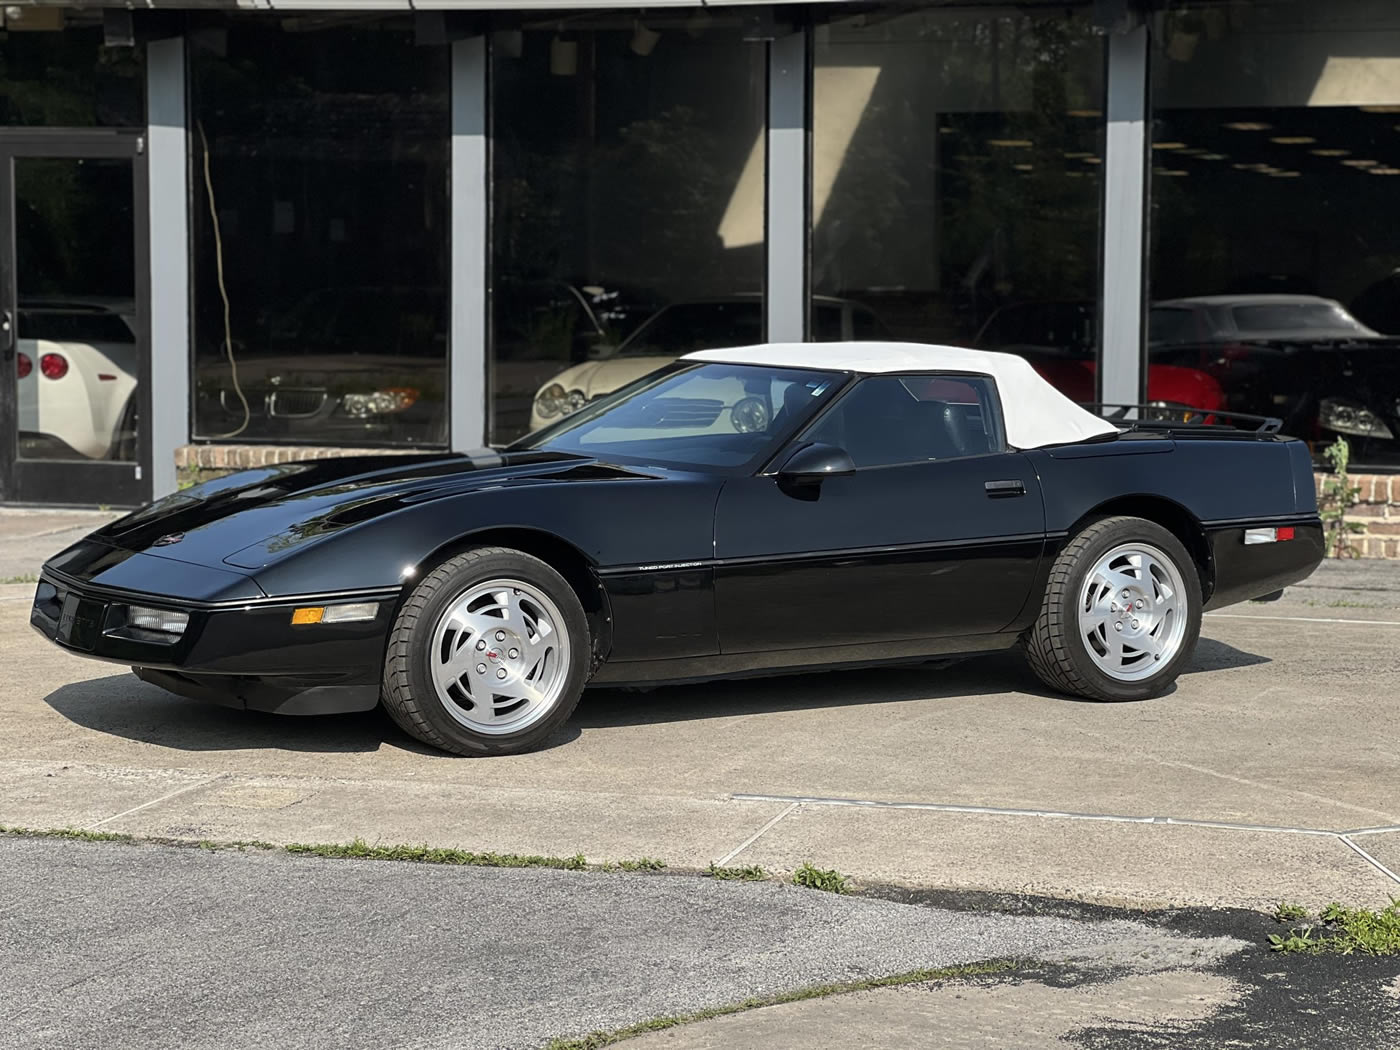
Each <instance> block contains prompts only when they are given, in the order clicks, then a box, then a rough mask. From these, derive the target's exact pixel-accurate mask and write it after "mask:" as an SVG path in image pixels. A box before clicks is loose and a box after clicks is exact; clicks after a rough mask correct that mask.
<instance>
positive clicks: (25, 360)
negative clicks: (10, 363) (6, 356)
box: [18, 354, 34, 379]
mask: <svg viewBox="0 0 1400 1050" xmlns="http://www.w3.org/2000/svg"><path fill="white" fill-rule="evenodd" d="M18 364H19V377H20V378H21V379H23V378H24V377H25V376H27V375H28V374H29V373H30V372H32V371H34V359H33V358H32V357H30V356H29V355H28V354H20V355H19V362H18Z"/></svg>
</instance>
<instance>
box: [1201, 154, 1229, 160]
mask: <svg viewBox="0 0 1400 1050" xmlns="http://www.w3.org/2000/svg"><path fill="white" fill-rule="evenodd" d="M1201 160H1229V155H1228V154H1225V153H1202V154H1201Z"/></svg>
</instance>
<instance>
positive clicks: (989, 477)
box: [715, 453, 1045, 659]
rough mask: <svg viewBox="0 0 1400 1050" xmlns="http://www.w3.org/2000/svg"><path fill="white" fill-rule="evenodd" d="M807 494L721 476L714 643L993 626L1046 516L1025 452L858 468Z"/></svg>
mask: <svg viewBox="0 0 1400 1050" xmlns="http://www.w3.org/2000/svg"><path fill="white" fill-rule="evenodd" d="M997 482H1012V483H1014V482H1019V483H1020V490H1019V491H1018V490H1017V489H1016V488H1015V486H1014V485H1007V486H1001V487H994V488H993V489H992V490H991V491H989V490H988V487H987V486H988V483H997ZM815 491H816V498H815V499H813V498H811V495H812V493H811V491H808V492H806V493H803V492H798V491H796V490H790V489H785V488H784V486H782V485H781V484H780V483H779V482H778V480H777V479H776V478H775V477H771V476H764V477H757V478H735V479H733V480H731V481H728V482H726V483H725V486H724V490H723V491H722V492H721V494H720V499H719V505H718V507H717V510H716V520H715V557H716V559H717V561H716V575H715V593H716V602H717V605H716V613H717V618H718V621H719V630H720V651H721V652H723V653H740V652H753V651H756V650H761V649H774V648H803V647H812V646H828V645H846V644H851V643H869V644H871V645H872V652H871V659H879V658H880V654H879V652H878V650H877V649H876V648H874V647H875V646H876V645H877V644H878V643H879V642H881V641H900V640H907V639H914V638H946V637H949V636H956V635H975V634H989V633H994V632H996V631H999V630H1001V629H1002V628H1004V627H1006V626H1008V625H1009V624H1010V623H1011V622H1012V621H1013V620H1014V619H1015V618H1016V615H1017V614H1018V613H1019V612H1020V611H1021V608H1022V606H1023V604H1024V603H1025V601H1026V598H1027V595H1028V592H1029V590H1030V586H1031V582H1032V580H1033V578H1034V576H1035V571H1036V567H1037V565H1038V563H1039V559H1040V556H1041V552H1042V548H1043V546H1044V526H1045V518H1044V509H1043V505H1042V501H1041V497H1040V487H1039V483H1038V482H1037V480H1036V476H1035V471H1034V469H1033V468H1032V466H1031V464H1030V461H1029V460H1028V459H1027V458H1026V457H1025V456H1024V455H1021V454H1020V453H1000V454H993V455H986V456H973V457H969V458H966V459H955V460H945V461H941V462H931V463H916V464H909V465H905V466H894V467H879V468H870V469H863V470H858V471H856V473H855V474H853V475H851V476H849V477H835V478H830V479H827V480H826V481H823V482H822V483H821V486H820V489H818V490H815Z"/></svg>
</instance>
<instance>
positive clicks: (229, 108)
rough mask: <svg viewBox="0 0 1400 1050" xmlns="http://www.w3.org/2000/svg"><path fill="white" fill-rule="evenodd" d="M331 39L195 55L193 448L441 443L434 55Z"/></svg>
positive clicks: (396, 25) (443, 227)
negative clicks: (213, 444) (205, 443)
mask: <svg viewBox="0 0 1400 1050" xmlns="http://www.w3.org/2000/svg"><path fill="white" fill-rule="evenodd" d="M336 21H339V20H337V19H320V18H317V17H296V18H287V19H281V18H272V19H256V20H254V19H248V18H241V19H238V20H236V21H230V22H229V23H228V24H227V26H226V27H222V28H220V29H218V30H204V31H202V32H200V33H198V34H193V35H192V36H191V40H190V46H191V60H190V62H191V74H192V75H191V123H192V124H193V127H192V129H191V130H192V143H191V150H192V158H191V159H192V180H193V189H194V191H195V197H194V202H195V207H194V209H193V214H192V216H191V225H192V237H193V242H194V249H193V250H194V288H195V321H194V354H195V373H196V375H195V386H196V389H195V414H194V424H195V432H196V435H197V436H198V437H201V438H206V439H215V440H223V441H256V440H272V441H278V442H285V443H304V444H324V445H334V444H349V445H355V444H363V445H383V444H424V445H442V444H445V443H446V441H447V410H446V390H447V381H446V378H447V279H446V276H447V260H446V246H447V214H448V206H447V154H446V150H447V143H448V140H449V129H448V117H447V93H446V83H447V49H446V48H445V47H426V46H425V47H415V46H414V44H413V32H412V26H411V23H410V22H409V21H407V20H403V21H401V22H394V21H393V20H387V19H386V20H370V21H360V22H357V23H356V24H355V25H354V26H346V25H343V24H339V25H336V24H333V23H334V22H336ZM206 162H207V165H208V170H207V174H206V169H205V165H206ZM211 198H212V200H211ZM221 268H222V269H221Z"/></svg>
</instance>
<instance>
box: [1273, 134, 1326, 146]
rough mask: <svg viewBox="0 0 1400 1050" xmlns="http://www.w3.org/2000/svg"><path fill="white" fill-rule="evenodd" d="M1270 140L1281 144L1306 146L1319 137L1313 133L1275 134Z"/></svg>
mask: <svg viewBox="0 0 1400 1050" xmlns="http://www.w3.org/2000/svg"><path fill="white" fill-rule="evenodd" d="M1269 141H1270V142H1277V143H1278V144H1279V145H1280V146H1306V145H1308V144H1310V143H1313V142H1316V141H1317V139H1315V138H1313V137H1312V136H1311V135H1275V136H1274V137H1273V138H1271V139H1269Z"/></svg>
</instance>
